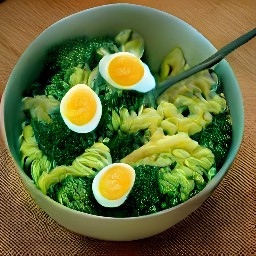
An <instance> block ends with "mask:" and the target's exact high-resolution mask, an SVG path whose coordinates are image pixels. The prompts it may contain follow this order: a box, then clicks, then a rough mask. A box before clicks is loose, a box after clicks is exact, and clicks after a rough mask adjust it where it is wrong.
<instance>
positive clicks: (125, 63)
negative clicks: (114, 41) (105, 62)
mask: <svg viewBox="0 0 256 256" xmlns="http://www.w3.org/2000/svg"><path fill="white" fill-rule="evenodd" d="M108 73H109V76H110V77H111V79H112V80H114V81H115V82H116V83H117V84H118V85H120V86H132V85H134V84H136V83H138V82H139V81H140V80H141V79H142V77H143V75H144V67H143V66H142V64H141V63H140V60H139V59H138V58H136V57H135V56H130V55H120V56H117V57H115V58H114V59H112V60H111V61H110V63H109V66H108Z"/></svg>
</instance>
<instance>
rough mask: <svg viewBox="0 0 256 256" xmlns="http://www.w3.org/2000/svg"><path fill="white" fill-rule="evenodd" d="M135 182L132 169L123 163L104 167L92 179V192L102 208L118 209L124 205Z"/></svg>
mask: <svg viewBox="0 0 256 256" xmlns="http://www.w3.org/2000/svg"><path fill="white" fill-rule="evenodd" d="M134 181H135V171H134V169H133V168H132V167H131V166H130V165H128V164H124V163H114V164H110V165H108V166H106V167H104V168H103V169H102V170H101V171H100V172H98V173H97V175H96V176H95V177H94V180H93V183H92V191H93V194H94V197H95V199H96V200H97V202H98V203H99V204H101V205H102V206H104V207H118V206H120V205H121V204H123V203H124V201H125V200H126V198H127V196H128V194H129V193H130V191H131V189H132V187H133V184H134Z"/></svg>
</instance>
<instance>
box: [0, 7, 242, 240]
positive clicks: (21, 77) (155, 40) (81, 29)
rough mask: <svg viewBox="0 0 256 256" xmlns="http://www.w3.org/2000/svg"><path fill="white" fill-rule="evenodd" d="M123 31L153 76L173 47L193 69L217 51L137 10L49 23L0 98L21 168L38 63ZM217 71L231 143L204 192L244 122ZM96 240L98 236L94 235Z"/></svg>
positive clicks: (101, 11) (237, 96) (222, 69)
mask: <svg viewBox="0 0 256 256" xmlns="http://www.w3.org/2000/svg"><path fill="white" fill-rule="evenodd" d="M125 28H131V29H133V30H135V31H137V32H138V33H140V34H141V35H142V37H143V38H144V40H145V54H146V55H145V58H146V60H147V63H148V64H149V67H150V68H151V70H152V71H157V70H158V68H159V65H160V62H161V61H162V58H163V57H164V56H165V54H167V53H168V52H169V51H170V50H171V49H172V48H174V47H176V46H180V47H181V48H182V49H183V51H184V54H185V57H186V60H187V62H188V63H189V64H190V65H191V66H192V65H194V64H196V63H198V62H199V61H201V60H203V59H205V58H207V57H209V56H210V55H211V54H212V53H214V52H215V51H216V49H215V48H214V47H213V45H212V44H211V43H210V42H209V41H208V40H207V39H206V38H205V37H204V36H203V35H201V34H200V33H199V32H198V31H196V30H195V29H194V28H193V27H191V26H190V25H189V24H187V23H185V22H183V21H182V20H180V19H178V18H176V17H174V16H172V15H170V14H167V13H164V12H161V11H158V10H155V9H152V8H148V7H143V6H137V5H130V4H112V5H106V6H100V7H96V8H92V9H89V10H85V11H82V12H80V13H77V14H75V15H72V16H69V17H67V18H64V19H62V20H60V21H59V22H57V23H55V24H53V25H52V26H50V27H49V28H47V29H46V30H45V31H44V32H43V33H42V34H41V35H40V36H39V37H37V38H36V39H35V40H34V41H33V42H32V43H31V45H30V46H29V47H28V48H27V50H26V51H25V52H24V54H23V55H22V56H21V58H20V59H19V61H18V62H17V64H16V66H15V68H14V69H13V71H12V74H11V76H10V78H9V80H8V83H7V86H6V89H5V91H4V95H3V106H2V108H3V109H2V111H3V121H4V130H5V137H6V141H7V143H8V147H9V149H10V152H11V155H12V156H13V158H14V160H15V162H16V164H17V165H18V166H19V167H20V168H21V166H20V153H19V136H20V134H21V122H22V120H23V119H24V116H23V113H22V111H21V100H22V94H23V92H24V90H25V89H26V88H27V87H28V86H29V85H30V84H31V82H33V81H34V79H36V78H37V76H38V74H39V72H40V71H41V69H42V61H43V59H44V57H45V55H46V53H47V50H48V49H49V48H50V47H51V46H53V45H55V44H56V43H58V42H60V41H62V40H64V39H67V38H72V37H75V36H79V35H91V36H97V35H105V34H113V35H114V34H116V33H118V32H119V31H120V30H122V29H125ZM217 72H218V73H219V74H220V75H221V79H222V80H223V82H224V87H225V92H226V97H227V101H228V105H229V107H230V111H231V116H232V121H233V142H232V146H231V150H230V152H229V155H228V159H227V161H226V163H225V164H224V166H223V168H222V169H221V170H220V172H219V173H218V174H217V177H216V178H215V179H213V181H212V182H211V183H210V184H209V186H208V187H206V191H208V192H210V191H212V190H213V189H214V188H215V187H216V185H217V184H218V183H219V181H220V180H221V179H222V178H223V176H224V174H225V173H226V171H227V169H228V167H229V165H230V164H231V163H232V161H233V159H234V158H235V155H236V153H237V151H238V149H239V146H240V144H241V141H242V136H243V123H244V113H243V103H242V97H241V92H240V89H239V86H238V83H237V80H236V78H235V76H234V73H233V71H232V69H231V68H230V66H229V64H228V63H227V62H226V61H222V62H221V63H220V64H219V65H218V67H217ZM21 172H22V170H21ZM22 178H23V180H24V182H25V183H26V182H27V183H28V184H29V187H31V186H32V184H31V181H30V180H29V178H28V177H26V175H24V173H22ZM31 191H32V189H31V190H30V192H31ZM33 191H34V192H32V193H35V194H36V197H41V198H40V200H44V199H43V195H41V194H40V193H39V191H36V190H35V189H33ZM46 200H47V199H46ZM47 202H48V201H47ZM42 204H43V203H42ZM42 204H41V206H42ZM56 207H57V206H56ZM188 213H189V211H188ZM188 213H187V214H188ZM65 221H66V220H65ZM169 226H170V225H169ZM169 226H166V228H168V227H169ZM135 231H136V229H135ZM135 231H134V232H135ZM137 232H138V230H137ZM150 232H151V234H153V233H156V232H157V231H156V230H154V232H153V231H152V230H150ZM94 237H97V236H94ZM142 237H145V235H144V236H143V235H141V236H140V238H142ZM97 238H102V237H99V236H98V237H97ZM110 240H111V239H110ZM121 240H126V239H121Z"/></svg>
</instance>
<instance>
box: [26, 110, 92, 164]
mask: <svg viewBox="0 0 256 256" xmlns="http://www.w3.org/2000/svg"><path fill="white" fill-rule="evenodd" d="M31 126H32V127H33V131H34V134H35V138H36V141H37V143H38V146H39V148H40V150H42V152H43V154H44V155H46V156H47V158H48V159H49V161H51V162H53V161H55V162H56V165H70V164H71V163H72V162H73V161H74V159H75V158H76V157H77V156H79V155H81V154H82V153H83V152H84V150H85V149H86V148H89V147H90V146H92V145H93V143H94V142H95V139H96V135H95V133H94V132H90V133H86V134H83V133H81V134H80V133H76V132H73V131H71V130H70V129H69V128H68V127H67V126H66V124H65V123H64V121H63V119H62V117H61V115H60V113H59V112H56V113H54V114H52V115H51V122H50V123H47V122H44V121H40V120H38V119H32V120H31Z"/></svg>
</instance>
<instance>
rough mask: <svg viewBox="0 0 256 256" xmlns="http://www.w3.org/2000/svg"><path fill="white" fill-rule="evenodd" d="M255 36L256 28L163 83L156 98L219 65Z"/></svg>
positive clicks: (156, 93)
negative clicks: (174, 85)
mask: <svg viewBox="0 0 256 256" xmlns="http://www.w3.org/2000/svg"><path fill="white" fill-rule="evenodd" d="M255 36H256V28H254V29H252V30H251V31H249V32H247V33H246V34H244V35H242V36H240V37H239V38H237V39H236V40H234V41H232V42H231V43H229V44H227V45H226V46H224V47H222V48H221V49H220V50H218V51H217V52H216V53H214V54H213V55H212V56H211V57H209V58H208V59H206V60H204V61H202V62H201V63H199V64H197V65H195V66H194V67H192V68H190V69H188V70H187V71H185V72H183V73H181V74H179V75H177V76H174V77H171V78H168V79H167V80H165V81H163V82H162V83H160V84H159V86H158V87H157V88H156V90H155V97H156V98H157V97H158V96H159V95H161V94H162V93H163V92H164V91H165V90H167V89H168V88H169V87H170V86H172V85H173V84H175V83H177V82H179V81H181V80H183V79H185V78H187V77H189V76H191V75H193V74H195V73H197V72H199V71H202V70H205V69H208V68H211V67H213V66H214V65H216V64H217V63H219V62H220V61H221V60H222V59H223V58H224V57H225V56H227V55H228V54H229V53H231V52H232V51H234V50H235V49H237V48H238V47H240V46H242V45H243V44H245V43H247V42H248V41H249V40H251V39H252V38H254V37H255Z"/></svg>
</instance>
